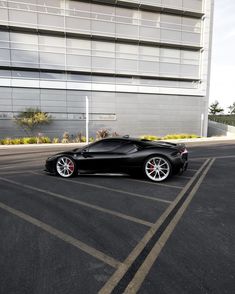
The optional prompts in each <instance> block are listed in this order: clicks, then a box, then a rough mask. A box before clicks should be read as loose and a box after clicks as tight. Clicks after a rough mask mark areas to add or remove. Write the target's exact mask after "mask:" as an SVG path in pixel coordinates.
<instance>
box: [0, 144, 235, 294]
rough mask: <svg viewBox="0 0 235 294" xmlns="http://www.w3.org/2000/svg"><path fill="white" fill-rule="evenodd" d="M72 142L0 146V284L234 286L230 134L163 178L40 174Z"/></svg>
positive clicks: (234, 153)
mask: <svg viewBox="0 0 235 294" xmlns="http://www.w3.org/2000/svg"><path fill="white" fill-rule="evenodd" d="M69 148H71V147H69V146H68V148H65V147H64V146H61V147H60V146H58V147H53V148H52V147H51V146H50V147H40V146H39V147H31V146H30V147H27V148H17V147H14V148H8V149H1V150H0V232H1V239H0V252H1V254H0V273H1V274H0V293H1V294H13V293H14V294H15V293H17V294H18V293H19V294H21V293H22V294H28V293H30V294H34V293H38V294H44V293H45V294H54V293H55V294H57V293H63V294H67V293H68V294H72V293H85V294H87V293H88V294H89V293H98V292H99V293H100V294H102V293H124V291H126V292H125V293H137V292H138V293H150V294H151V293H154V294H155V293H167V294H168V293H169V294H171V293H234V292H235V280H234V268H235V264H234V261H235V252H234V246H232V245H233V244H234V231H235V222H234V209H235V203H234V202H235V200H234V199H235V198H234V196H235V194H234V193H235V192H234V191H235V174H234V170H235V141H228V142H210V143H208V142H204V143H198V142H197V143H196V144H194V143H188V149H189V154H190V158H191V160H190V164H189V170H187V171H186V172H185V173H184V174H183V175H182V176H174V177H172V178H171V179H169V180H168V181H166V182H164V183H162V184H157V183H152V182H149V181H146V180H145V179H134V178H131V177H128V176H125V175H117V176H114V175H83V176H79V177H76V178H74V179H68V180H64V179H61V178H58V177H55V176H49V175H46V174H45V173H44V172H43V171H42V170H43V165H44V161H45V159H46V158H47V157H48V156H49V155H50V154H53V153H55V152H58V151H60V150H65V149H69Z"/></svg>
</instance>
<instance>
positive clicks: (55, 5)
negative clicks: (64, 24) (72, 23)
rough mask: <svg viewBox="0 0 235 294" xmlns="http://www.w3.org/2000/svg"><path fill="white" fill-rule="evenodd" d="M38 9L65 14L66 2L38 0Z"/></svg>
mask: <svg viewBox="0 0 235 294" xmlns="http://www.w3.org/2000/svg"><path fill="white" fill-rule="evenodd" d="M37 3H38V11H41V12H46V13H53V14H63V8H64V3H63V1H61V0H38V1H37Z"/></svg>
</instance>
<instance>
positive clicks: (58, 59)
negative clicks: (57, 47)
mask: <svg viewBox="0 0 235 294" xmlns="http://www.w3.org/2000/svg"><path fill="white" fill-rule="evenodd" d="M39 58H40V66H41V67H42V68H44V67H45V68H48V67H49V68H53V66H55V67H57V68H61V66H62V67H63V66H65V55H63V54H56V53H48V52H40V53H39Z"/></svg>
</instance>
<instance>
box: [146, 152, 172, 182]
mask: <svg viewBox="0 0 235 294" xmlns="http://www.w3.org/2000/svg"><path fill="white" fill-rule="evenodd" d="M144 173H145V176H146V177H147V178H148V179H150V180H151V181H154V182H162V181H164V180H166V179H167V178H168V177H169V176H170V175H171V173H172V166H171V163H170V161H169V160H168V159H166V158H165V157H162V156H153V157H149V158H148V159H147V160H146V161H145V164H144Z"/></svg>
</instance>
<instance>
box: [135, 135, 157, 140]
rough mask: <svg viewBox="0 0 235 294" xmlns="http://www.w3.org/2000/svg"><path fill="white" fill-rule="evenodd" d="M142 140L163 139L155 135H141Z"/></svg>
mask: <svg viewBox="0 0 235 294" xmlns="http://www.w3.org/2000/svg"><path fill="white" fill-rule="evenodd" d="M140 138H141V139H142V140H149V141H157V140H161V137H157V136H153V135H143V136H141V137H140Z"/></svg>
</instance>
